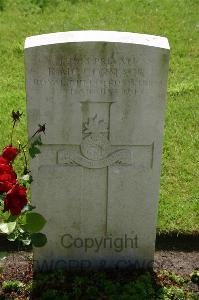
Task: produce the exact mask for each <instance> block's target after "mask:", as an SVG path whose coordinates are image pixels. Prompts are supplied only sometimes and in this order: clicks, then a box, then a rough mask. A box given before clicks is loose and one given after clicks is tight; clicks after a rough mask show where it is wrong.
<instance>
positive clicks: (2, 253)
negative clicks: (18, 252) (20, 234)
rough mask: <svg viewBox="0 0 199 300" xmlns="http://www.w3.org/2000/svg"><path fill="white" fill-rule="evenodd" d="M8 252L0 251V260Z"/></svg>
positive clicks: (4, 257)
mask: <svg viewBox="0 0 199 300" xmlns="http://www.w3.org/2000/svg"><path fill="white" fill-rule="evenodd" d="M7 256H8V252H5V251H0V261H1V260H4V259H6V257H7Z"/></svg>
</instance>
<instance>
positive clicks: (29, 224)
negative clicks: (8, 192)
mask: <svg viewBox="0 0 199 300" xmlns="http://www.w3.org/2000/svg"><path fill="white" fill-rule="evenodd" d="M23 222H25V224H24V225H23V229H25V230H26V231H28V232H30V233H34V232H39V231H40V230H42V228H43V227H44V225H45V224H46V220H45V219H44V217H43V216H42V215H40V214H38V213H35V212H29V213H27V214H26V215H25V216H24V219H23Z"/></svg>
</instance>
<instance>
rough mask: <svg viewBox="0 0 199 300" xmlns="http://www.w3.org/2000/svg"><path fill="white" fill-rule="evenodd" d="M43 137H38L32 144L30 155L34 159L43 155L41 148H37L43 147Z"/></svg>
mask: <svg viewBox="0 0 199 300" xmlns="http://www.w3.org/2000/svg"><path fill="white" fill-rule="evenodd" d="M41 145H42V141H41V136H40V135H38V136H36V137H35V138H34V140H33V141H32V142H31V145H30V148H29V154H30V156H31V157H32V158H34V157H35V156H36V155H37V154H39V153H41V151H40V150H39V148H38V147H37V146H41Z"/></svg>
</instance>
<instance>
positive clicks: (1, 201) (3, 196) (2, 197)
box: [0, 193, 6, 205]
mask: <svg viewBox="0 0 199 300" xmlns="http://www.w3.org/2000/svg"><path fill="white" fill-rule="evenodd" d="M5 196H6V193H3V194H0V205H2V204H4V201H3V200H4V198H5Z"/></svg>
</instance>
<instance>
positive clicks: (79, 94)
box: [25, 31, 169, 269]
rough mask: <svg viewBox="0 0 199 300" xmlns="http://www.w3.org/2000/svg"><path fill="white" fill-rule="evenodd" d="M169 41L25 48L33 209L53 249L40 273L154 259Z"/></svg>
mask: <svg viewBox="0 0 199 300" xmlns="http://www.w3.org/2000/svg"><path fill="white" fill-rule="evenodd" d="M168 63H169V44H168V41H167V39H166V38H164V37H159V36H150V35H143V34H135V33H127V32H108V31H77V32H75V31H74V32H63V33H62V32H61V33H51V34H45V35H39V36H32V37H29V38H27V39H26V42H25V65H26V91H27V112H28V128H29V135H30V136H31V135H32V133H33V132H34V130H35V127H36V126H37V124H43V123H46V135H45V136H44V137H43V145H42V147H41V152H42V153H41V154H40V155H38V156H37V158H36V159H33V160H32V161H31V170H32V175H33V178H34V182H33V184H32V190H31V192H32V203H33V204H35V205H36V207H37V210H38V212H40V213H42V214H43V215H44V216H45V218H46V220H47V224H46V226H45V228H44V232H45V233H46V234H47V237H48V243H47V244H46V246H44V247H43V248H37V249H34V259H35V268H36V269H38V268H40V269H42V268H43V267H47V268H52V269H53V268H59V267H64V268H68V269H71V268H74V269H75V268H86V269H94V268H97V267H102V268H106V267H119V268H120V267H121V268H122V267H129V266H131V267H133V266H134V267H138V268H147V267H148V266H149V265H151V262H152V261H153V255H154V245H155V235H156V219H157V199H158V192H159V182H160V162H161V153H162V140H163V126H164V111H165V95H166V83H167V73H168Z"/></svg>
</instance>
